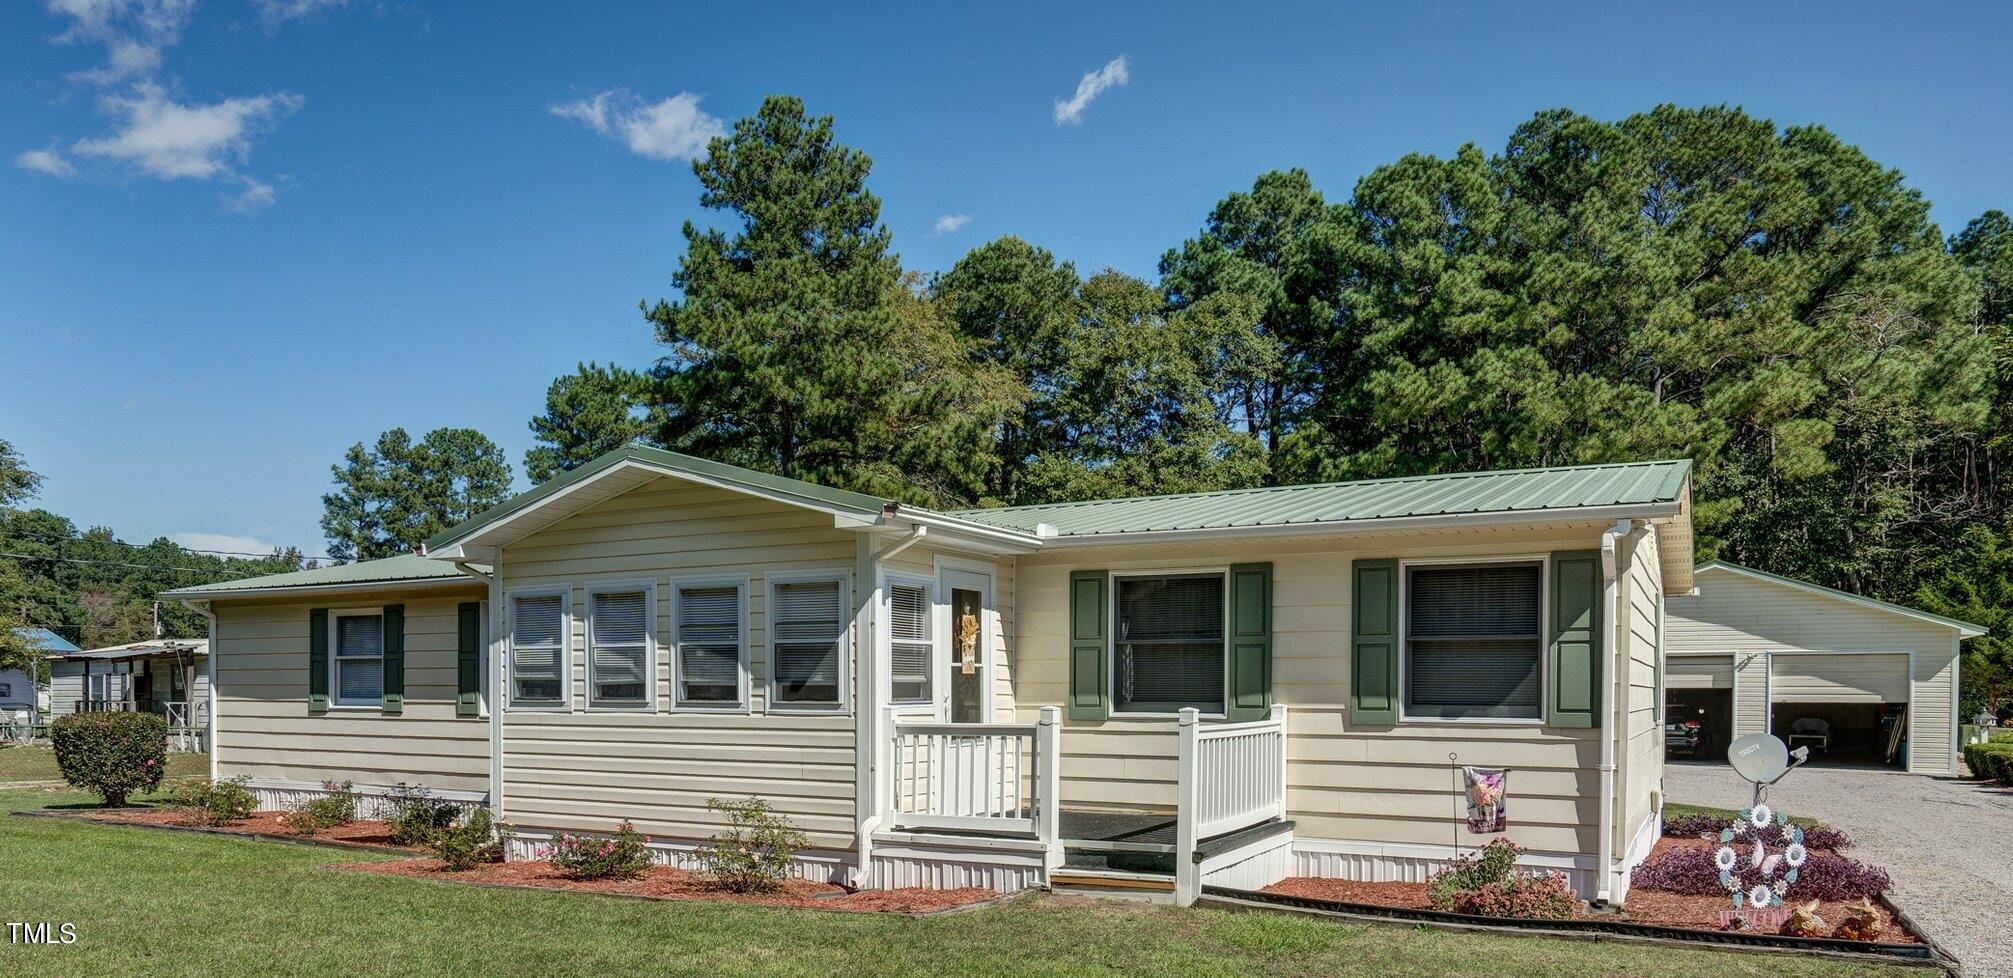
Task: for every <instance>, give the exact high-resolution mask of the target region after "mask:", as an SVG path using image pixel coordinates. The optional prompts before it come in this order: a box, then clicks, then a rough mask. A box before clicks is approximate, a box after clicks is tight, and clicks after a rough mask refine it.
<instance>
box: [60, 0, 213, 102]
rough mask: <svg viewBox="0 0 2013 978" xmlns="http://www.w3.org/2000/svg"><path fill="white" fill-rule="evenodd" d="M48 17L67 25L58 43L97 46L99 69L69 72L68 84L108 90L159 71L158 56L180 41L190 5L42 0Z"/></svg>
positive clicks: (182, 0) (150, 0)
mask: <svg viewBox="0 0 2013 978" xmlns="http://www.w3.org/2000/svg"><path fill="white" fill-rule="evenodd" d="M42 5H43V6H44V7H45V8H47V9H48V11H49V13H50V14H51V15H53V16H57V17H63V18H66V19H68V20H69V22H70V25H69V26H68V27H67V28H65V29H64V31H63V33H61V34H58V35H56V38H55V40H56V43H58V44H102V45H104V46H105V64H104V65H103V66H102V67H98V68H92V69H88V70H85V71H78V72H72V73H71V74H70V79H71V80H72V81H81V82H90V83H92V84H97V85H110V84H112V83H114V82H117V81H122V80H124V79H127V78H148V77H152V75H153V74H154V73H155V72H156V71H159V70H160V68H161V52H162V51H164V50H166V49H168V48H171V47H174V46H175V43H176V42H177V41H180V40H181V39H182V28H184V27H187V26H188V25H189V15H190V14H192V13H193V12H194V11H195V9H196V0H42Z"/></svg>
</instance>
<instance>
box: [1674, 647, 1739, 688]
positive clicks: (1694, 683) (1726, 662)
mask: <svg viewBox="0 0 2013 978" xmlns="http://www.w3.org/2000/svg"><path fill="white" fill-rule="evenodd" d="M1664 686H1666V687H1667V688H1670V689H1732V688H1733V656H1730V655H1673V656H1670V657H1669V658H1667V659H1665V660H1664Z"/></svg>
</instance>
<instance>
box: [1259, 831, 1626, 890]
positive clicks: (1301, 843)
mask: <svg viewBox="0 0 2013 978" xmlns="http://www.w3.org/2000/svg"><path fill="white" fill-rule="evenodd" d="M1480 851H1481V850H1480V849H1479V848H1475V847H1469V846H1463V847H1462V848H1461V850H1460V854H1464V855H1465V854H1470V853H1475V852H1480ZM1455 855H1456V852H1455V851H1454V848H1453V847H1452V846H1422V845H1416V844H1409V843H1395V842H1350V841H1344V840H1338V839H1296V840H1294V842H1293V872H1292V874H1291V875H1294V876H1315V877H1327V878H1330V879H1345V880H1359V881H1362V882H1365V883H1388V882H1399V883H1424V882H1426V879H1427V877H1430V876H1432V875H1433V874H1434V873H1436V872H1439V871H1440V870H1442V869H1445V868H1447V864H1448V863H1450V862H1452V861H1453V859H1454V856H1455ZM1596 861H1597V859H1596V857H1593V856H1581V855H1575V854H1572V853H1549V852H1527V853H1525V854H1524V855H1523V858H1521V859H1518V860H1517V865H1519V866H1527V867H1529V868H1531V869H1548V870H1552V871H1554V872H1559V873H1564V874H1566V883H1567V885H1569V886H1571V887H1572V888H1573V889H1574V890H1575V891H1577V892H1579V893H1580V894H1581V896H1583V897H1585V896H1588V895H1590V894H1592V893H1593V892H1594V863H1595V862H1596Z"/></svg>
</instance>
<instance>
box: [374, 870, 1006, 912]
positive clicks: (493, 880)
mask: <svg viewBox="0 0 2013 978" xmlns="http://www.w3.org/2000/svg"><path fill="white" fill-rule="evenodd" d="M336 868H337V869H348V870H355V871H357V872H363V873H383V874H386V875H390V876H406V877H411V878H415V879H429V880H444V881H447V882H450V883H481V884H486V885H489V886H523V887H539V888H545V889H557V890H571V891H575V892H581V893H614V894H621V895H624V896H639V897H652V898H655V899H660V900H722V901H727V902H730V903H752V904H758V905H761V906H765V907H807V908H812V909H817V910H850V911H855V912H874V913H910V914H914V913H932V912H935V911H939V910H949V909H952V908H954V907H965V906H971V905H974V904H979V903H984V902H986V901H988V900H993V899H996V898H997V897H998V896H999V894H998V893H995V892H993V891H992V890H988V889H981V888H977V887H966V888H963V889H956V890H923V889H902V890H861V891H859V892H856V893H849V892H847V890H846V888H845V887H842V886H839V885H838V884H836V883H814V882H812V881H810V880H790V881H788V882H787V883H785V884H784V888H783V891H782V892H781V893H733V892H730V891H727V890H724V889H721V888H720V887H718V886H715V885H714V884H713V883H712V881H711V880H709V879H708V878H707V877H706V876H705V875H704V874H702V873H695V872H692V871H691V870H685V869H674V868H672V867H670V866H652V867H651V868H649V869H648V870H645V871H644V873H643V875H642V876H641V877H638V878H637V879H633V880H576V879H569V878H567V877H566V875H565V874H564V873H563V872H562V871H561V870H560V869H559V867H557V866H554V865H552V864H551V863H549V862H542V861H540V862H510V863H484V864H482V865H479V866H474V867H471V868H469V869H465V870H462V871H460V872H454V871H451V870H449V869H447V868H446V866H445V865H444V864H442V863H441V861H440V860H438V859H398V860H390V861H385V862H368V863H343V864H341V865H338V866H337V867H336Z"/></svg>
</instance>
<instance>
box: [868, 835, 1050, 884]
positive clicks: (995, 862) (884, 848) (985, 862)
mask: <svg viewBox="0 0 2013 978" xmlns="http://www.w3.org/2000/svg"><path fill="white" fill-rule="evenodd" d="M1045 855H1046V850H1045V848H1044V847H1043V846H1042V844H1041V843H1039V842H1035V841H1032V840H1028V841H1021V840H1015V839H968V840H958V839H951V838H946V837H942V836H935V837H924V836H916V835H910V834H907V833H889V834H884V835H877V836H875V837H874V846H873V854H872V856H871V857H870V858H869V860H868V862H869V865H868V867H867V872H866V876H865V878H864V879H863V880H862V881H861V884H860V885H861V886H863V887H864V888H866V889H870V890H893V889H900V888H904V887H922V888H925V889H932V890H953V889H958V888H960V887H967V886H970V887H978V888H981V889H987V890H992V891H994V892H997V893H1017V892H1019V891H1021V890H1027V889H1036V888H1039V887H1041V886H1044V885H1046V884H1047V877H1046V875H1045V873H1044V871H1043V859H1044V856H1045Z"/></svg>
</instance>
